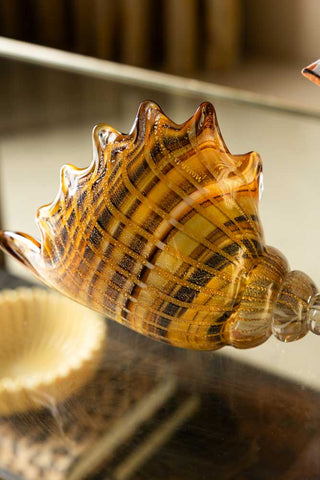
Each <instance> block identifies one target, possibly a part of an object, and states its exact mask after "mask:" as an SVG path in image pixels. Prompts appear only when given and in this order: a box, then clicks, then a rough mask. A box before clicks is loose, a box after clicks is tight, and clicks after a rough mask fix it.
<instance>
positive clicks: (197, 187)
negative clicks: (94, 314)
mask: <svg viewBox="0 0 320 480" xmlns="http://www.w3.org/2000/svg"><path fill="white" fill-rule="evenodd" d="M93 145H94V158H93V161H92V163H91V165H90V166H89V167H88V168H86V169H78V168H75V167H73V166H71V165H67V166H64V167H63V168H62V170H61V182H60V190H59V193H58V195H57V198H56V200H55V201H54V202H53V203H51V204H50V205H47V206H44V207H42V208H40V209H39V210H38V214H37V221H38V225H39V228H40V231H41V243H40V242H37V241H36V240H34V239H32V238H31V237H29V236H27V235H25V234H17V233H10V232H4V233H2V234H1V235H0V238H1V243H2V247H3V248H4V249H5V250H6V251H8V252H9V253H11V254H12V255H14V256H15V257H16V258H18V259H19V260H20V261H22V262H23V263H24V264H25V265H27V266H28V267H29V268H31V269H32V270H33V272H34V273H35V274H36V275H37V276H38V277H39V278H41V279H42V280H44V281H45V282H46V283H47V284H48V285H50V286H51V287H54V288H56V289H57V290H59V291H61V292H62V293H64V294H66V295H68V296H70V297H71V298H73V299H75V300H77V301H78V302H80V303H83V304H85V305H87V306H89V307H90V308H92V309H94V310H97V311H99V312H102V313H104V314H105V315H106V316H108V317H110V318H112V319H114V320H116V321H118V322H120V323H122V324H124V325H126V326H128V327H130V328H132V329H134V330H136V331H137V332H140V333H142V334H144V335H147V336H149V337H152V338H154V339H156V340H160V341H164V342H167V343H169V344H171V345H175V346H178V347H184V348H194V349H200V350H214V349H217V348H220V347H221V346H223V345H233V346H235V347H238V348H249V347H253V346H256V345H259V344H260V343H262V342H264V341H265V340H266V339H267V338H268V337H269V336H270V335H271V333H272V331H274V332H275V334H276V335H277V337H278V338H280V339H282V338H281V336H282V329H283V325H282V323H281V319H280V320H279V318H278V317H277V320H276V322H277V323H276V326H274V327H273V326H272V322H273V318H274V307H275V304H276V301H277V298H278V294H279V292H280V289H281V285H282V283H283V281H284V279H285V277H286V275H287V274H288V271H289V270H288V264H287V261H286V260H285V258H284V257H283V256H282V255H281V253H280V252H278V251H277V250H275V249H274V248H271V247H267V246H266V245H265V242H264V237H263V231H262V227H261V224H260V220H259V216H258V202H259V195H260V191H259V190H260V187H261V172H262V164H261V159H260V157H259V155H258V154H257V153H255V152H252V153H248V154H245V155H232V154H231V153H230V152H229V151H228V149H227V147H226V145H225V143H224V141H223V139H222V137H221V134H220V130H219V127H218V124H217V120H216V116H215V111H214V108H213V106H212V105H211V104H210V103H203V104H202V105H200V107H199V108H198V109H197V111H196V112H195V114H194V115H193V116H192V117H191V118H190V119H189V120H188V121H186V122H185V123H183V124H181V125H178V124H176V123H174V122H173V121H171V120H170V119H169V118H168V117H167V116H166V115H165V114H164V113H163V112H162V111H161V109H160V108H159V107H158V106H157V105H156V104H155V103H152V102H144V103H142V104H141V106H140V108H139V111H138V113H137V117H136V120H135V122H134V125H133V127H132V130H131V132H130V133H129V134H127V135H125V134H121V133H119V132H118V131H116V130H115V129H113V128H111V127H109V126H107V125H98V126H97V127H96V128H95V129H94V132H93ZM311 290H312V292H313V290H314V289H313V287H312V289H311ZM303 301H305V300H304V299H303ZM278 303H279V302H278ZM289 310H290V309H289ZM305 310H306V315H307V313H308V312H307V307H306V308H305ZM295 321H296V320H295ZM303 321H304V320H303ZM305 321H307V319H306V320H305ZM300 330H301V329H300ZM300 330H299V332H300ZM302 330H303V329H302ZM306 330H307V329H306ZM279 332H280V333H279ZM300 333H301V332H300ZM300 336H301V335H300ZM288 338H289V340H290V335H289V337H288V335H286V336H285V338H283V339H284V340H285V341H288Z"/></svg>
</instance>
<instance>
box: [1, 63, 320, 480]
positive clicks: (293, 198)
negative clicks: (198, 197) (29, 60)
mask: <svg viewBox="0 0 320 480" xmlns="http://www.w3.org/2000/svg"><path fill="white" fill-rule="evenodd" d="M1 70H2V72H3V75H2V76H1V91H2V97H3V100H2V103H3V106H2V109H1V131H2V142H1V209H2V224H3V227H5V228H6V229H9V230H19V231H24V232H27V233H30V234H32V235H36V236H37V235H38V232H37V229H36V227H35V224H34V215H35V211H36V209H37V208H38V207H39V206H40V205H42V204H45V203H48V202H50V201H52V199H53V198H54V197H55V195H56V193H57V191H58V185H59V169H60V167H61V166H62V165H63V164H65V163H71V164H74V165H76V166H79V167H81V166H87V165H88V164H89V162H90V161H91V157H92V146H91V130H92V128H93V126H94V125H95V124H97V123H101V122H103V123H107V124H109V125H112V126H113V127H114V128H116V129H117V130H119V131H122V132H128V131H129V130H130V128H131V125H132V122H133V119H134V117H135V114H136V111H137V108H138V105H139V103H140V102H141V101H143V100H145V99H151V100H154V101H155V102H157V103H159V105H160V106H161V108H162V109H163V110H164V112H165V113H166V114H167V115H168V116H169V117H170V118H172V119H173V120H174V121H176V122H177V123H179V122H183V121H185V120H186V119H187V118H189V117H190V116H191V115H192V114H193V112H194V111H195V109H196V108H197V106H198V105H199V104H200V103H201V102H202V101H205V100H208V101H211V102H212V103H213V104H214V106H215V109H216V112H217V117H218V121H219V124H220V128H221V131H222V136H223V137H224V139H225V141H226V143H227V145H228V147H229V149H230V151H231V152H232V153H244V152H247V151H250V150H256V151H258V152H259V153H260V154H261V156H262V159H263V161H264V188H265V191H264V193H263V198H262V200H261V209H260V210H261V217H262V224H263V226H264V230H265V236H266V241H267V244H269V245H272V246H274V247H277V248H278V249H279V250H280V251H281V252H282V253H284V254H285V256H286V257H287V258H288V260H289V262H290V265H291V269H299V270H302V271H304V272H305V273H307V274H308V275H310V277H311V278H313V280H314V281H315V282H316V283H317V284H318V285H320V268H319V266H320V253H319V248H318V241H317V240H318V239H319V233H320V231H319V230H320V227H319V225H320V222H319V220H320V219H319V208H318V206H319V193H318V192H319V184H320V162H319V161H318V159H319V132H320V119H319V118H317V116H316V115H314V114H313V113H312V112H310V115H308V112H304V114H301V112H300V114H299V115H297V114H294V112H293V111H292V112H291V113H290V112H288V111H287V112H285V111H284V110H281V109H278V108H276V106H275V108H262V106H261V104H260V105H254V104H248V103H245V102H239V101H238V100H237V99H235V98H234V95H233V96H232V98H230V99H228V98H227V97H225V98H223V99H222V98H218V95H217V97H215V96H214V95H212V94H211V95H209V96H208V95H207V94H206V96H203V94H201V92H199V93H198V94H197V93H196V92H193V93H192V94H191V93H189V94H187V92H186V91H185V89H184V87H183V84H184V82H185V80H184V79H181V85H182V89H181V94H179V93H178V91H177V89H176V90H175V93H170V88H169V86H168V88H167V90H166V88H165V86H164V88H163V90H162V91H159V89H154V88H152V87H151V86H149V87H147V86H146V85H145V84H144V85H143V86H141V87H140V86H139V85H138V81H137V82H136V83H137V84H136V85H135V86H133V85H129V84H126V83H125V82H124V81H122V82H121V83H120V82H116V81H110V80H107V79H96V78H90V76H89V75H87V76H83V75H79V74H75V73H67V72H62V71H57V70H53V69H48V68H45V67H41V66H35V65H29V64H25V63H22V62H16V61H12V60H2V65H1ZM239 98H240V97H239ZM317 98H319V91H318V90H317V89H316V87H315V102H316V101H317ZM311 113H312V114H311ZM7 265H8V269H9V270H10V271H11V272H13V273H15V274H17V275H25V273H23V272H21V271H20V270H18V269H17V266H16V265H15V264H14V263H12V262H8V263H7ZM9 280H10V286H11V285H15V280H14V279H12V278H10V279H9V278H8V277H7V276H4V274H3V281H2V284H1V286H2V287H5V286H7V285H9ZM30 280H31V281H34V279H31V277H28V281H30ZM108 323H109V324H108V338H107V344H106V351H105V358H104V362H103V364H102V366H101V368H100V370H99V371H98V373H97V375H96V376H95V377H94V379H93V380H92V381H91V382H90V383H89V384H88V385H87V386H86V387H85V388H84V389H83V390H81V391H80V392H79V393H78V394H77V395H74V396H73V397H71V398H69V399H68V400H66V401H65V402H64V403H62V404H57V405H56V404H52V403H51V404H49V405H48V406H47V408H43V409H42V410H39V411H37V412H33V413H25V414H23V415H21V416H13V417H9V418H2V419H1V420H0V431H1V440H0V472H1V475H2V476H3V477H4V478H11V477H10V475H9V473H10V472H11V473H12V472H14V473H15V474H16V475H20V477H19V478H26V479H27V480H29V479H34V478H37V479H38V478H46V479H49V478H57V479H58V478H74V479H75V478H81V475H83V474H84V472H85V471H86V470H85V469H88V470H93V467H94V466H95V463H97V464H99V465H100V467H101V468H100V467H99V469H97V470H96V473H94V474H93V473H92V474H90V475H91V476H90V475H89V474H87V473H86V474H85V477H84V478H95V479H107V478H108V479H109V478H112V479H119V480H120V479H127V478H130V479H131V478H132V479H133V480H138V479H158V478H159V479H160V478H161V479H162V478H164V477H166V478H169V479H170V478H172V479H180V478H181V479H184V480H188V479H189V478H190V479H200V478H201V479H202V478H203V479H205V478H219V479H233V478H237V479H269V478H274V479H276V478H279V479H280V478H281V479H295V478H297V479H298V478H309V477H310V478H317V476H318V475H320V464H319V455H318V452H319V446H320V409H319V402H320V361H319V342H320V339H319V337H317V336H316V335H311V334H309V335H307V336H306V337H305V338H303V339H301V340H300V341H297V342H293V343H291V344H285V343H281V342H279V341H277V340H276V339H274V338H271V339H270V340H268V341H267V342H266V343H265V344H263V345H262V346H259V347H257V348H254V349H251V350H246V351H240V350H234V349H231V348H224V349H223V350H221V351H218V352H214V353H210V352H208V353H205V352H193V351H185V350H179V349H176V348H173V347H168V346H165V345H162V344H159V343H155V342H154V341H152V340H149V339H148V338H143V337H141V336H139V335H137V334H135V333H133V332H131V331H129V330H128V329H126V328H124V327H121V326H119V325H117V324H115V323H113V322H108ZM97 425H99V428H98V427H97ZM71 426H72V428H71ZM97 432H98V433H97ZM53 438H54V440H53ZM77 445H78V446H81V445H85V447H83V452H85V453H86V455H85V454H84V453H82V454H81V455H82V459H83V458H84V460H83V462H84V463H78V466H74V467H73V468H74V470H73V473H72V474H71V473H69V474H65V473H64V472H65V471H66V470H68V468H69V467H68V468H67V467H66V465H69V464H70V465H71V464H72V462H71V461H70V458H71V453H70V452H71V451H72V452H74V451H75V450H76V448H77ZM79 448H80V447H79ZM57 451H58V453H59V452H60V453H59V455H60V456H59V455H58V454H57ZM51 461H53V462H54V465H55V469H51V470H52V471H51V475H52V477H50V476H49V473H48V470H47V469H48V465H49V464H50V462H51ZM68 462H69V463H68ZM91 462H92V463H91ZM70 468H71V467H70ZM1 469H2V470H6V471H7V473H2V471H1ZM41 469H42V470H41ZM59 469H60V470H59ZM53 471H54V472H55V475H56V476H53ZM39 472H40V473H39ZM41 472H42V473H41ZM41 475H43V477H41ZM59 475H60V476H59ZM72 475H74V476H73V477H72ZM77 475H78V476H77ZM304 475H305V477H304Z"/></svg>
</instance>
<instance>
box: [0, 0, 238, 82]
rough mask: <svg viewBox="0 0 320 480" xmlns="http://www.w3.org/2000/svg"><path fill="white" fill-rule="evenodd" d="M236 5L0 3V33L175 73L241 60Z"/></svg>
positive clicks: (127, 0) (128, 0)
mask: <svg viewBox="0 0 320 480" xmlns="http://www.w3.org/2000/svg"><path fill="white" fill-rule="evenodd" d="M241 7H242V5H241V0H156V1H155V0H116V1H115V0H49V1H44V0H23V1H21V0H0V27H1V35H4V36H8V37H11V38H16V39H19V40H25V41H29V42H34V43H40V44H42V45H47V46H51V47H56V48H61V49H65V50H71V51H75V52H78V53H82V54H85V55H92V56H96V57H100V58H104V59H109V60H114V61H119V62H122V63H128V64H131V65H137V66H143V67H148V68H157V69H162V70H165V71H168V72H171V73H177V74H192V73H195V72H197V71H204V72H206V71H211V70H213V69H227V68H229V67H231V66H232V65H234V64H235V63H236V62H237V60H238V58H239V56H240V54H241V38H242V35H241V33H242V32H241V24H242V15H241V9H242V8H241Z"/></svg>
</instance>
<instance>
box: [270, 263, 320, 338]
mask: <svg viewBox="0 0 320 480" xmlns="http://www.w3.org/2000/svg"><path fill="white" fill-rule="evenodd" d="M271 329H272V333H273V334H274V335H275V337H276V338H278V339H279V340H281V341H283V342H292V341H294V340H298V339H299V338H302V337H304V336H305V335H306V334H307V333H308V331H311V332H312V333H315V334H316V335H320V293H319V292H318V291H317V288H316V286H315V284H314V283H313V281H312V280H311V279H310V278H309V277H308V275H306V274H305V273H303V272H299V271H292V272H289V273H287V275H286V277H285V279H284V281H283V283H282V286H281V289H280V292H279V294H278V297H277V300H276V303H275V308H274V313H273V319H272V323H271Z"/></svg>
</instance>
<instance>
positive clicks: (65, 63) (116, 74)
mask: <svg viewBox="0 0 320 480" xmlns="http://www.w3.org/2000/svg"><path fill="white" fill-rule="evenodd" d="M0 57H3V58H7V59H12V60H17V61H22V62H26V63H32V64H36V65H40V66H43V67H51V68H55V69H58V70H63V71H66V72H70V73H78V74H82V75H86V76H88V77H93V78H100V79H105V80H112V81H117V82H119V83H124V84H130V85H133V86H139V87H145V88H152V89H155V90H158V91H161V92H165V93H169V94H173V93H174V94H178V95H188V96H190V97H192V96H201V97H203V98H204V99H207V97H209V98H216V99H222V100H229V101H233V102H236V103H241V104H247V105H251V106H254V107H258V108H263V109H268V110H274V111H277V112H283V113H290V114H294V115H300V116H307V117H315V118H320V108H316V107H315V108H310V107H305V106H302V105H300V104H297V103H294V102H290V101H286V100H283V99H280V98H278V97H274V96H266V95H260V94H257V93H253V92H249V91H246V90H240V89H235V88H231V87H225V86H221V85H217V84H213V83H209V82H205V81H202V80H196V79H192V78H185V77H179V76H176V75H171V74H168V73H162V72H158V71H153V70H147V69H144V68H139V67H134V66H131V65H125V64H121V63H116V62H111V61H109V60H101V59H98V58H94V57H89V56H85V55H79V54H77V53H71V52H66V51H63V50H58V49H55V48H49V47H44V46H40V45H35V44H32V43H27V42H22V41H19V40H13V39H10V38H6V37H1V36H0Z"/></svg>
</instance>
